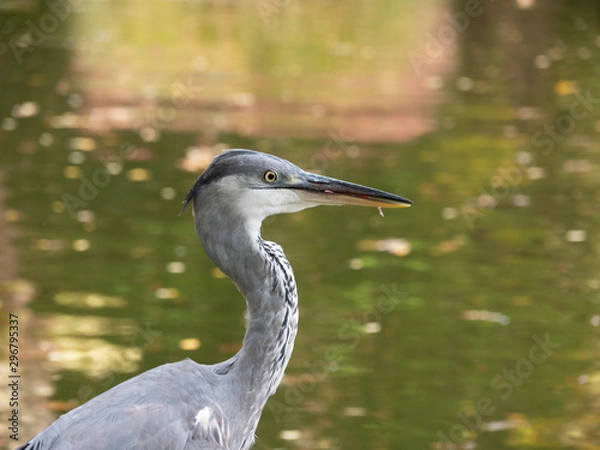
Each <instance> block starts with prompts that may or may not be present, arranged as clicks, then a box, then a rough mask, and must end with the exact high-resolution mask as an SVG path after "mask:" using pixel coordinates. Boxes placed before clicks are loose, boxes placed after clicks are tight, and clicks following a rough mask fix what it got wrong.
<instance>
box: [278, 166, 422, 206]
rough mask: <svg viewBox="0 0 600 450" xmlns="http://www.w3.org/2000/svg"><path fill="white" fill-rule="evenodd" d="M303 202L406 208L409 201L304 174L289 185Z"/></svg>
mask: <svg viewBox="0 0 600 450" xmlns="http://www.w3.org/2000/svg"><path fill="white" fill-rule="evenodd" d="M286 187H287V188H290V189H295V190H297V192H298V194H299V195H300V196H301V197H302V199H303V200H305V201H307V202H310V203H316V204H322V205H359V206H371V207H373V206H375V207H377V208H408V207H409V206H411V205H412V204H413V202H412V201H411V200H408V199H406V198H404V197H400V196H398V195H395V194H390V193H389V192H384V191H380V190H378V189H373V188H370V187H367V186H361V185H360V184H354V183H349V182H347V181H342V180H336V179H335V178H329V177H324V176H322V175H315V174H312V173H308V172H305V173H303V174H302V175H301V176H299V177H298V178H296V179H295V180H292V181H291V183H290V185H288V186H286Z"/></svg>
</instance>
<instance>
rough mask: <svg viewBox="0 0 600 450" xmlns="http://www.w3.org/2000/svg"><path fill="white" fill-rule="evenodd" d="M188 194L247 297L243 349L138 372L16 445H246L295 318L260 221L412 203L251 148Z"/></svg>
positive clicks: (278, 374) (225, 160)
mask: <svg viewBox="0 0 600 450" xmlns="http://www.w3.org/2000/svg"><path fill="white" fill-rule="evenodd" d="M190 202H191V203H192V205H193V209H194V223H195V227H196V232H197V233H198V236H199V238H200V240H201V242H202V244H203V246H204V249H205V250H206V253H207V254H208V256H209V257H210V258H211V260H212V261H213V262H214V263H215V264H216V265H217V266H218V267H219V268H220V269H221V270H222V271H223V272H224V273H225V274H227V275H228V276H229V277H230V278H231V279H232V280H233V282H234V283H235V285H236V286H237V288H238V290H239V291H240V292H241V293H242V295H243V296H244V297H245V299H246V304H247V308H248V313H249V321H248V326H247V330H246V334H245V336H244V342H243V345H242V349H241V350H240V351H239V352H238V353H237V354H236V355H235V356H233V357H232V358H230V359H229V360H227V361H224V362H222V363H219V364H215V365H200V364H197V363H195V362H193V361H191V360H189V359H186V360H184V361H181V362H177V363H173V364H166V365H163V366H160V367H157V368H155V369H152V370H149V371H147V372H144V373H142V374H141V375H138V376H136V377H134V378H132V379H130V380H128V381H125V382H124V383H121V384H119V385H118V386H116V387H114V388H112V389H110V390H109V391H107V392H105V393H103V394H102V395H100V396H98V397H96V398H94V399H92V400H90V401H89V402H87V403H85V404H83V405H82V406H80V407H78V408H76V409H74V410H72V411H70V412H69V413H67V414H65V415H63V416H61V417H60V418H59V419H58V420H56V421H55V422H54V423H53V424H52V425H51V426H50V427H48V428H47V429H46V430H44V431H42V432H41V433H40V434H38V435H37V436H36V437H35V438H33V439H32V440H31V441H29V442H28V443H27V444H25V445H24V446H22V447H20V449H27V450H38V449H39V450H41V449H55V450H63V449H64V450H70V449H76V448H77V449H83V448H85V449H98V450H105V449H139V450H141V449H154V450H156V449H177V450H191V449H202V450H216V449H219V450H245V449H248V448H250V447H251V446H252V443H253V442H254V432H255V430H256V427H257V425H258V421H259V418H260V415H261V413H262V410H263V408H264V406H265V404H266V402H267V400H268V398H269V397H270V396H271V395H272V394H273V393H274V392H275V390H276V388H277V386H278V385H279V383H280V381H281V378H282V377H283V373H284V370H285V368H286V366H287V364H288V361H289V359H290V357H291V354H292V349H293V346H294V338H295V337H296V332H297V327H298V294H297V291H296V282H295V280H294V275H293V272H292V268H291V266H290V264H289V262H288V261H287V259H286V257H285V255H284V253H283V250H282V249H281V247H280V246H279V245H277V244H275V243H273V242H267V241H264V240H263V239H262V238H261V236H260V226H261V223H262V220H263V219H264V218H265V217H267V216H269V215H271V214H278V213H288V212H295V211H300V210H302V209H304V208H308V207H312V206H316V205H318V204H358V205H366V206H378V207H405V206H410V204H411V202H410V201H409V200H406V199H404V198H402V197H398V196H396V195H394V194H389V193H386V192H383V191H377V190H374V189H371V188H367V187H363V186H359V185H355V184H351V183H347V182H343V181H339V180H334V179H331V178H327V177H323V176H320V175H315V174H310V173H307V172H304V171H303V170H302V169H300V168H298V167H297V166H295V165H293V164H291V163H290V162H288V161H285V160H283V159H280V158H277V157H275V156H272V155H267V154H264V153H258V152H253V151H250V150H232V151H229V152H225V153H223V154H221V155H219V156H217V157H216V158H215V159H214V160H213V162H212V163H211V164H210V166H209V167H208V168H207V169H206V170H205V171H204V173H203V174H202V175H200V177H198V179H197V180H196V182H195V184H194V186H193V187H192V189H191V190H190V192H189V194H188V195H187V197H186V199H185V205H187V204H188V203H190ZM185 205H184V208H185Z"/></svg>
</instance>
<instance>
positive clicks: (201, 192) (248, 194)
mask: <svg viewBox="0 0 600 450" xmlns="http://www.w3.org/2000/svg"><path fill="white" fill-rule="evenodd" d="M190 201H193V203H194V211H196V210H197V209H198V208H200V207H201V206H202V204H203V203H204V202H213V201H217V202H221V204H227V205H229V206H232V207H233V208H235V210H236V211H237V212H239V213H240V214H242V215H243V216H246V217H248V218H253V219H257V220H259V221H262V219H264V218H265V217H268V216H270V215H273V214H281V213H291V212H296V211H300V210H302V209H305V208H310V207H313V206H317V205H359V206H374V207H380V208H406V207H408V206H410V205H412V201H410V200H407V199H405V198H403V197H400V196H398V195H395V194H390V193H388V192H384V191H380V190H377V189H373V188H370V187H366V186H361V185H358V184H354V183H349V182H346V181H341V180H336V179H334V178H329V177H325V176H322V175H316V174H313V173H310V172H306V171H304V170H302V169H301V168H299V167H298V166H295V165H294V164H292V163H290V162H289V161H286V160H284V159H281V158H278V157H276V156H273V155H268V154H266V153H260V152H255V151H251V150H229V151H227V152H224V153H222V154H220V155H218V156H216V157H215V158H214V159H213V161H212V162H211V163H210V165H209V166H208V167H207V168H206V170H205V171H204V172H203V173H202V175H200V176H199V177H198V179H197V180H196V183H195V184H194V186H193V187H192V189H191V190H190V192H189V193H188V195H187V196H186V198H185V200H184V206H183V209H182V212H183V210H184V209H185V207H186V205H187V204H188V203H189V202H190Z"/></svg>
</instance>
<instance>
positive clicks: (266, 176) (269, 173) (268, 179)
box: [263, 170, 277, 183]
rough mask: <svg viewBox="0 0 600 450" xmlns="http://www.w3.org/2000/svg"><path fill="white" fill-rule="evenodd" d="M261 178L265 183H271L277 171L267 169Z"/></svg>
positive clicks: (275, 177)
mask: <svg viewBox="0 0 600 450" xmlns="http://www.w3.org/2000/svg"><path fill="white" fill-rule="evenodd" d="M263 178H264V179H265V181H266V182H267V183H273V182H274V181H275V180H277V173H275V172H273V171H272V170H267V171H266V172H265V174H264V175H263Z"/></svg>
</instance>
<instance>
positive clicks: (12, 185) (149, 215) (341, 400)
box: [0, 0, 600, 450]
mask: <svg viewBox="0 0 600 450" xmlns="http://www.w3.org/2000/svg"><path fill="white" fill-rule="evenodd" d="M599 26H600V6H599V5H598V3H597V2H590V1H575V0H570V1H568V0H561V1H542V0H503V1H493V0H481V1H478V0H463V1H442V0H422V1H419V2H412V1H408V0H402V1H400V0H373V1H363V0H346V1H344V2H339V1H317V0H306V1H299V0H247V1H242V0H219V1H217V0H212V1H210V0H205V1H194V0H189V1H183V0H180V1H175V0H171V1H167V0H162V1H159V0H152V1H147V0H123V1H111V0H43V1H42V0H2V1H0V38H1V39H0V299H1V305H0V306H1V308H2V316H1V318H0V324H1V325H0V328H2V336H4V337H3V338H2V342H3V344H2V350H0V356H1V358H2V361H1V365H2V374H3V375H2V376H3V380H2V382H1V383H0V385H1V386H2V387H1V392H2V402H1V404H0V412H1V417H2V427H1V429H0V446H6V448H14V447H15V446H16V443H15V442H14V441H13V440H11V439H10V438H9V435H10V434H11V433H10V430H8V427H7V424H8V423H10V414H9V410H10V408H9V405H8V399H9V396H10V391H9V388H8V380H9V378H8V374H9V363H8V355H9V353H8V338H7V331H5V330H7V329H8V325H9V322H8V320H9V314H10V313H12V314H16V315H17V316H18V317H19V374H20V375H21V378H20V391H19V441H20V443H23V442H25V440H26V439H27V438H29V437H31V436H33V435H34V434H36V433H37V432H38V431H40V430H41V429H43V428H44V427H45V426H46V425H48V424H49V423H50V422H51V421H52V420H54V419H55V418H56V417H57V416H58V415H60V414H62V413H64V412H66V411H68V410H70V409H72V408H73V407H75V406H77V405H79V404H81V403H82V402H85V401H86V400H88V399H90V398H91V397H93V396H95V395H97V394H99V393H101V392H103V391H104V390H106V389H108V388H110V387H111V386H114V385H115V384H117V383H119V382H121V381H123V380H125V379H128V378H130V377H132V376H134V375H135V374H137V373H140V372H142V371H145V370H148V369H150V368H152V367H155V366H158V365H160V364H164V363H166V362H171V361H177V360H180V359H182V358H186V357H190V358H193V359H194V360H196V361H199V362H207V363H210V362H216V361H219V360H223V359H226V358H228V357H230V356H231V355H233V354H234V353H235V352H236V351H237V350H238V349H239V347H240V344H241V339H242V337H243V324H244V322H243V312H244V302H243V301H242V299H241V297H240V296H239V294H238V293H237V291H236V290H235V288H234V287H233V286H232V284H231V282H230V281H229V280H227V279H225V278H223V276H222V274H220V272H218V270H215V268H214V266H213V264H212V263H211V262H210V261H209V260H208V259H207V257H206V256H205V255H204V252H203V250H202V248H201V246H200V244H199V242H198V241H197V238H196V236H195V233H194V231H193V226H192V220H191V215H190V213H189V212H188V213H187V214H185V215H184V216H183V217H178V216H177V213H178V211H179V208H180V201H181V200H182V198H183V197H184V196H185V194H186V192H187V190H188V189H189V187H190V186H191V184H192V183H193V181H194V180H195V178H196V176H197V175H198V174H199V173H200V172H201V171H202V169H203V168H204V167H205V166H206V164H207V163H208V161H210V159H211V158H212V157H213V156H214V155H215V154H217V153H219V152H220V151H222V150H223V149H226V148H236V147H243V148H251V149H256V150H261V151H266V152H270V153H273V154H276V155H278V156H281V157H284V158H287V159H289V160H291V161H293V162H294V163H296V164H298V165H299V166H301V167H303V168H304V169H307V170H311V171H315V172H320V173H323V174H326V175H329V176H334V177H336V178H343V179H347V180H351V181H355V182H358V183H363V184H367V185H371V186H374V187H378V188H380V189H384V190H388V191H391V192H395V193H398V194H400V195H403V196H406V197H408V198H410V199H412V200H414V201H415V205H414V207H413V208H411V209H408V210H399V211H393V210H390V211H389V212H387V213H386V216H385V217H380V216H379V215H378V213H377V211H376V210H375V209H372V210H371V209H369V210H366V209H361V208H352V207H346V208H319V209H315V210H307V211H304V212H302V213H298V214H295V215H291V216H285V217H284V216H281V217H277V218H273V219H269V220H267V222H266V223H265V225H264V226H263V236H264V237H265V238H267V239H269V240H274V241H276V242H278V243H280V244H281V245H282V246H283V247H284V249H285V250H286V253H287V255H288V257H289V259H290V261H291V263H292V265H293V267H294V269H295V272H296V278H297V281H298V286H299V293H300V310H301V323H300V331H299V336H298V340H297V342H296V347H295V353H294V356H293V358H292V361H291V363H290V367H289V369H288V371H287V375H286V377H285V379H284V381H283V384H282V386H281V387H280V389H279V390H278V392H277V394H276V395H275V396H274V397H273V398H272V400H271V401H270V403H269V404H268V406H267V409H266V410H265V412H264V414H263V418H262V421H261V424H260V426H259V429H258V433H257V434H258V438H257V443H256V446H255V448H256V449H289V450H292V449H344V450H358V449H374V450H379V449H445V448H457V449H477V448H480V449H534V448H535V449H551V448H552V449H554V448H574V449H575V448H577V449H578V448H581V449H598V448H600V365H599V363H598V357H599V355H600V347H599V344H600V333H599V327H600V308H599V305H600V272H599V270H598V269H599V260H598V251H599V250H600V234H599V228H598V222H599V219H600V215H599V207H600V202H599V200H600V172H599V162H600V161H599V154H600V150H599V145H598V143H599V139H598V132H599V131H600V114H599V107H600V32H599ZM5 373H6V375H4V374H5ZM5 399H6V400H5Z"/></svg>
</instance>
